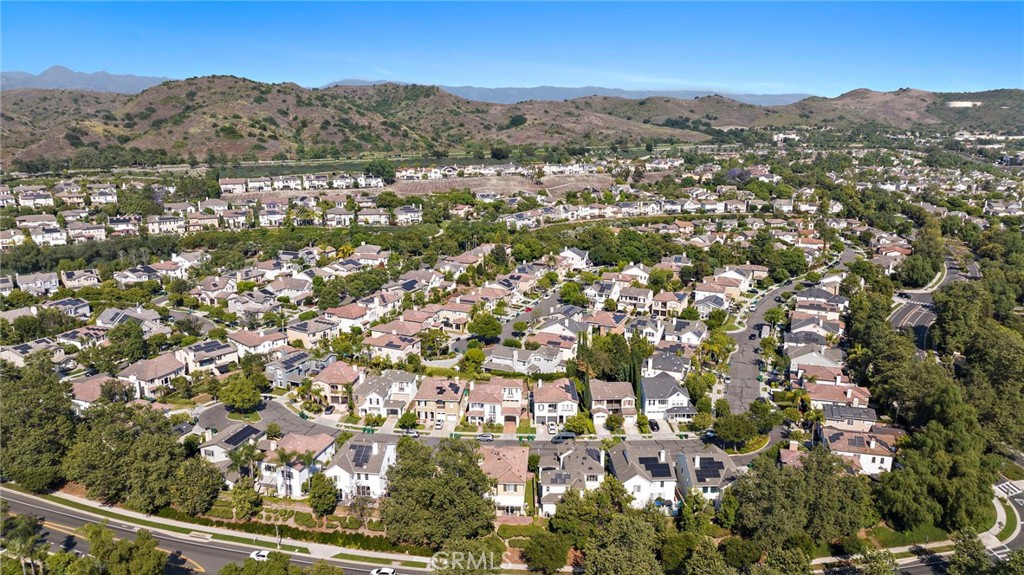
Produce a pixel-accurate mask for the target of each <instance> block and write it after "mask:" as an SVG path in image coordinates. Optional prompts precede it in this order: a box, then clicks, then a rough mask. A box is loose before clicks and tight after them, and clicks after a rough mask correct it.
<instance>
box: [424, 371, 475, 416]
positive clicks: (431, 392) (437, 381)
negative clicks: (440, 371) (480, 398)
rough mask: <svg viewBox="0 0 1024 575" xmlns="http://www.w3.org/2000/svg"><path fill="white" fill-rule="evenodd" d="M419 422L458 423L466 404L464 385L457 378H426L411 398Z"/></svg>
mask: <svg viewBox="0 0 1024 575" xmlns="http://www.w3.org/2000/svg"><path fill="white" fill-rule="evenodd" d="M413 403H414V405H415V410H416V418H417V419H419V420H420V421H436V420H441V421H459V420H460V419H462V415H463V411H464V409H465V404H466V394H465V385H464V384H463V383H461V382H460V381H459V378H457V377H456V378H454V379H450V378H446V377H428V378H426V379H424V380H423V382H422V383H420V387H419V389H418V390H417V391H416V395H415V396H414V398H413Z"/></svg>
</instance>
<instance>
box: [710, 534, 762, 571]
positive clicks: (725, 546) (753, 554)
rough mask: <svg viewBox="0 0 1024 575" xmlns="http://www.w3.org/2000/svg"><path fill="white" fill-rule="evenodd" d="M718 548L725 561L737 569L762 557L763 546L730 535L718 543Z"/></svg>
mask: <svg viewBox="0 0 1024 575" xmlns="http://www.w3.org/2000/svg"><path fill="white" fill-rule="evenodd" d="M718 550H719V551H720V552H721V553H722V556H723V557H724V558H725V562H726V563H728V564H729V565H730V566H732V567H735V568H736V569H743V568H745V567H747V566H749V565H753V564H754V563H757V562H758V561H760V559H761V548H760V547H759V546H758V545H757V544H756V543H754V542H753V541H750V540H747V539H740V538H739V537H729V538H728V539H724V540H722V542H721V543H719V544H718Z"/></svg>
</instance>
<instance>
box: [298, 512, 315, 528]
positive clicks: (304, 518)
mask: <svg viewBox="0 0 1024 575" xmlns="http://www.w3.org/2000/svg"><path fill="white" fill-rule="evenodd" d="M295 524H296V525H298V526H300V527H305V528H307V529H312V528H314V527H316V526H317V523H316V521H314V520H313V515H312V514H311V513H305V512H301V511H300V512H297V513H295Z"/></svg>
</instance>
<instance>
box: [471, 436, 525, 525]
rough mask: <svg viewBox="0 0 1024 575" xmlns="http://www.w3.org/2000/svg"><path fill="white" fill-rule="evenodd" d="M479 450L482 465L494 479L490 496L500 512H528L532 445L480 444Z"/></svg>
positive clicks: (484, 470)
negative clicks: (527, 498)
mask: <svg viewBox="0 0 1024 575" xmlns="http://www.w3.org/2000/svg"><path fill="white" fill-rule="evenodd" d="M479 453H480V469H481V470H483V472H484V474H486V475H487V477H489V478H490V479H491V480H492V481H493V482H494V487H493V488H492V489H491V493H490V498H491V500H492V501H494V507H495V509H496V511H497V514H498V516H499V517H502V516H517V515H526V493H527V491H526V483H527V482H528V481H529V479H530V473H529V471H528V470H527V467H528V463H529V458H530V448H529V447H527V446H517V445H509V446H500V447H499V446H491V445H484V446H481V447H480V448H479ZM531 503H532V502H531Z"/></svg>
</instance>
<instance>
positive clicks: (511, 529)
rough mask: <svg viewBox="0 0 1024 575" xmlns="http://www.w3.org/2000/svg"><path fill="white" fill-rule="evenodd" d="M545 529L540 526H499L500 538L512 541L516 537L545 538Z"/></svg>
mask: <svg viewBox="0 0 1024 575" xmlns="http://www.w3.org/2000/svg"><path fill="white" fill-rule="evenodd" d="M544 531H545V529H544V528H543V527H541V526H540V525H532V524H531V525H508V524H505V525H499V526H498V537H501V538H502V539H510V538H514V537H536V536H538V535H541V536H543V534H544Z"/></svg>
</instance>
